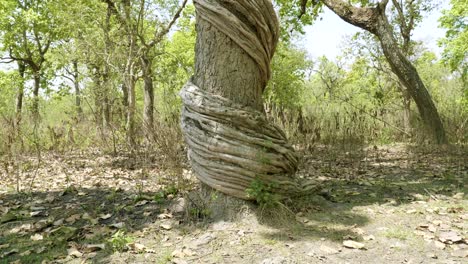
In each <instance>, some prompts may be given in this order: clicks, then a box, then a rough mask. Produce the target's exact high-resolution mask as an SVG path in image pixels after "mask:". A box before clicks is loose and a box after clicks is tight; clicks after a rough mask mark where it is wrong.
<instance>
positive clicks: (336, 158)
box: [0, 148, 468, 263]
mask: <svg viewBox="0 0 468 264" xmlns="http://www.w3.org/2000/svg"><path fill="white" fill-rule="evenodd" d="M324 153H326V154H324ZM467 154H468V152H467V151H466V149H461V148H459V149H451V150H446V151H440V150H437V151H435V152H434V151H427V150H420V149H408V148H387V149H378V148H370V149H364V148H359V149H357V150H355V151H343V150H340V149H321V148H317V149H316V150H315V151H312V152H308V153H305V154H304V157H305V158H304V160H303V165H302V167H301V169H300V171H299V173H298V174H299V175H300V176H303V177H305V178H309V179H314V180H316V181H317V186H318V188H317V190H316V192H314V193H312V194H311V195H310V196H306V197H301V198H294V199H290V200H287V201H284V202H283V203H282V205H280V206H279V207H275V208H273V209H262V208H259V207H255V206H251V207H250V208H253V210H252V211H253V212H254V213H255V216H256V218H257V219H258V220H259V222H260V223H261V224H263V225H265V226H268V227H270V228H271V229H273V230H274V231H273V232H265V233H263V234H262V235H263V236H264V237H265V239H271V240H280V241H287V240H306V239H320V238H324V239H327V240H331V241H342V240H343V239H347V238H349V239H355V240H361V239H362V237H361V234H359V232H358V231H356V228H358V227H360V226H365V225H367V224H368V223H369V222H370V221H371V220H372V219H369V218H368V216H366V215H364V214H362V213H361V212H360V211H356V210H355V209H356V208H359V207H362V206H369V205H381V204H386V205H388V206H394V207H398V206H400V205H403V204H408V203H412V202H415V201H427V200H431V199H432V200H434V199H436V200H444V199H448V198H449V197H452V196H454V195H456V194H457V193H463V192H464V193H467V178H468V167H467V166H468V165H467V164H468V158H467V157H468V155H467ZM132 169H133V168H132ZM177 197H178V196H177V193H176V190H175V189H174V188H168V189H166V190H162V191H157V192H144V193H135V192H125V191H120V190H115V189H111V188H82V189H80V188H78V189H75V188H68V189H67V190H65V191H64V192H47V191H44V192H35V193H30V194H7V195H3V196H0V209H2V208H3V209H4V212H3V214H2V216H1V218H0V263H10V262H14V261H17V260H20V261H21V263H40V262H41V261H42V260H50V261H52V260H57V259H58V260H60V259H62V260H64V259H66V258H67V256H69V255H70V254H73V251H70V249H77V250H78V251H79V253H80V254H81V253H83V254H85V257H86V255H89V256H92V261H93V262H99V261H101V260H102V261H105V259H106V258H107V257H109V256H110V255H111V254H113V253H114V252H115V251H116V250H117V251H118V250H122V249H124V248H125V244H128V243H129V242H131V241H132V240H133V239H134V238H135V237H136V236H140V235H150V236H152V237H153V240H154V241H155V243H156V244H157V243H161V241H164V237H165V236H167V235H168V233H177V235H181V236H183V235H185V234H190V232H192V231H193V230H194V229H196V228H200V227H201V228H208V227H209V224H210V220H206V218H210V214H211V212H210V211H209V210H205V209H204V208H203V206H198V207H196V208H191V209H190V210H183V212H182V211H181V210H178V209H174V205H177V203H178V202H177V201H178V198H177ZM6 209H8V212H6V213H5V211H6ZM175 211H178V212H179V214H177V213H175ZM188 216H190V217H188ZM199 220H200V221H202V222H201V224H200V222H199ZM213 221H214V220H213ZM130 250H132V249H130ZM153 253H154V254H155V256H154V257H153V260H154V261H155V262H158V260H159V261H160V262H163V263H164V262H165V260H166V261H167V260H169V259H170V252H169V253H168V252H164V251H161V252H153ZM75 254H78V253H76V252H75ZM168 254H169V255H168Z"/></svg>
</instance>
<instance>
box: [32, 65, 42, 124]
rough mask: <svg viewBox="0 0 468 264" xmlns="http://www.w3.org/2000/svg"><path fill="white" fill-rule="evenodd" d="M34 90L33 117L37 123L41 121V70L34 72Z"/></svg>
mask: <svg viewBox="0 0 468 264" xmlns="http://www.w3.org/2000/svg"><path fill="white" fill-rule="evenodd" d="M33 71H34V72H33V75H34V88H33V102H32V117H33V121H34V122H35V123H36V122H38V121H39V89H40V88H41V73H40V72H39V69H37V70H34V69H33Z"/></svg>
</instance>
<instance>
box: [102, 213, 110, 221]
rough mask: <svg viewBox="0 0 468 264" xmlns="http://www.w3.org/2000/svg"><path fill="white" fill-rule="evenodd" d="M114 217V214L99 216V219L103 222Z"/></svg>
mask: <svg viewBox="0 0 468 264" xmlns="http://www.w3.org/2000/svg"><path fill="white" fill-rule="evenodd" d="M111 217H112V214H102V215H100V216H99V219H101V220H107V219H109V218H111Z"/></svg>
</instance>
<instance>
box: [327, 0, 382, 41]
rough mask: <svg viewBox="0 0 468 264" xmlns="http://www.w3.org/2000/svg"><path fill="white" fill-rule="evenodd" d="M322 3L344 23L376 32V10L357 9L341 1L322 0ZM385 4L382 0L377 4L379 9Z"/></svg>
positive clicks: (370, 8)
mask: <svg viewBox="0 0 468 264" xmlns="http://www.w3.org/2000/svg"><path fill="white" fill-rule="evenodd" d="M322 2H323V3H324V4H325V5H326V6H327V7H328V8H329V9H330V10H332V11H333V12H334V13H335V14H337V15H338V16H339V17H341V19H343V20H344V21H346V22H348V23H350V24H352V25H354V26H357V27H360V28H362V29H364V30H367V31H370V32H372V33H374V32H375V31H376V23H375V22H376V20H377V16H378V9H377V8H372V7H361V8H359V7H355V6H353V5H352V4H350V3H347V2H344V1H342V0H322ZM387 3H388V0H383V1H382V2H381V3H379V7H380V6H386V5H387Z"/></svg>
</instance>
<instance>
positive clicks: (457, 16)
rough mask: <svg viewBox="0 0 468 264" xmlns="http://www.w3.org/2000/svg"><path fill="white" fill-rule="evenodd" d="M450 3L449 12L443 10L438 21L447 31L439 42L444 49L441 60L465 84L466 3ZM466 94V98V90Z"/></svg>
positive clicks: (461, 0)
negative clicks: (456, 73)
mask: <svg viewBox="0 0 468 264" xmlns="http://www.w3.org/2000/svg"><path fill="white" fill-rule="evenodd" d="M450 3H451V5H452V7H451V8H450V9H449V10H444V11H443V12H442V14H443V15H442V17H441V18H440V20H439V21H440V25H441V26H442V27H444V28H446V29H447V33H446V35H445V38H444V39H442V40H441V41H440V45H441V46H443V47H444V53H443V59H444V61H445V63H447V64H448V65H449V66H450V68H451V70H452V71H457V72H459V73H460V74H461V76H462V79H463V81H464V82H465V83H466V75H467V73H468V59H467V56H468V55H467V52H466V51H467V50H468V27H467V25H466V23H467V22H466V17H468V9H467V8H466V4H467V3H466V0H451V1H450ZM466 93H467V97H468V90H467V92H466Z"/></svg>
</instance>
